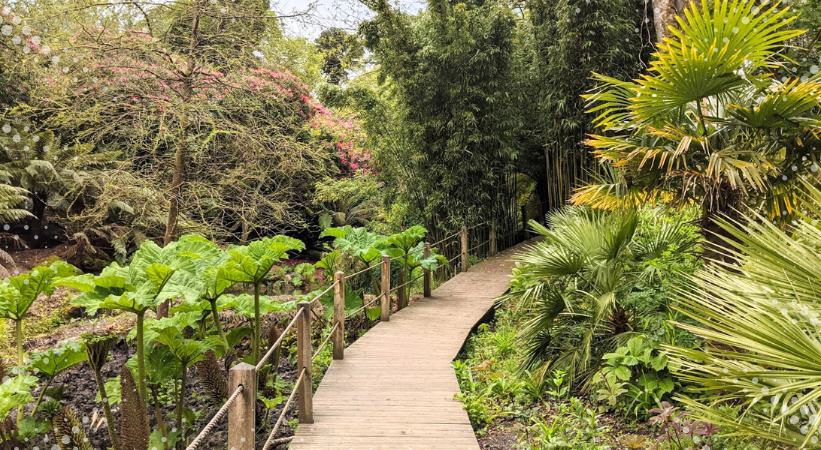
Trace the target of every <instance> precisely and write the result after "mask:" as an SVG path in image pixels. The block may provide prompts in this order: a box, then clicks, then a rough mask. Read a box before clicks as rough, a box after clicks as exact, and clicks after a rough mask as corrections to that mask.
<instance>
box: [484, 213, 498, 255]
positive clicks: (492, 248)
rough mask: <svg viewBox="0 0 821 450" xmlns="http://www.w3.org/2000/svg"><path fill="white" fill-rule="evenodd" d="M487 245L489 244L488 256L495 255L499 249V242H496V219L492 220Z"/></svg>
mask: <svg viewBox="0 0 821 450" xmlns="http://www.w3.org/2000/svg"><path fill="white" fill-rule="evenodd" d="M487 245H488V250H487V253H488V256H495V255H496V253H497V252H498V251H499V250H498V244H497V243H496V221H495V220H494V221H492V222H490V231H489V232H488V237H487Z"/></svg>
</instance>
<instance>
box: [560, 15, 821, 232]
mask: <svg viewBox="0 0 821 450" xmlns="http://www.w3.org/2000/svg"><path fill="white" fill-rule="evenodd" d="M759 3H760V2H757V1H755V0H711V1H701V2H692V3H691V4H690V5H689V6H688V7H687V9H686V11H685V14H684V17H683V18H682V17H680V18H679V19H678V22H679V27H678V28H675V27H673V28H670V29H669V36H668V37H666V38H665V39H664V41H663V42H662V43H661V44H659V46H658V51H657V52H656V53H655V58H654V60H653V62H652V63H651V65H650V68H649V70H648V72H647V73H646V74H644V75H642V76H641V77H640V78H638V79H635V80H633V81H621V80H617V79H614V78H610V77H607V76H604V75H599V74H594V77H595V78H596V79H597V80H599V81H600V82H601V85H600V86H599V88H598V89H597V90H596V91H594V92H593V93H591V94H589V95H587V96H586V99H587V100H588V101H589V103H588V105H589V107H588V112H589V113H594V114H597V116H596V118H595V120H594V123H595V125H596V126H597V127H599V128H600V129H601V130H603V131H604V132H606V133H602V134H593V135H590V136H589V138H588V139H587V141H586V142H587V144H588V145H590V146H591V147H593V149H594V150H595V154H596V156H597V158H599V160H600V161H602V162H603V163H607V164H611V165H612V166H613V167H615V168H617V169H618V170H619V171H620V173H621V176H622V177H623V180H624V182H625V183H626V184H627V185H628V186H630V187H631V188H636V187H637V188H639V189H643V190H647V191H651V192H653V195H654V196H657V195H658V191H665V192H667V193H668V194H673V195H674V197H675V199H676V200H678V201H681V202H698V203H699V204H700V205H701V206H702V211H703V213H702V226H703V228H704V229H705V230H712V231H716V230H718V228H717V227H716V224H715V222H714V221H713V218H714V217H716V216H717V215H718V214H720V213H725V214H726V213H732V212H733V211H734V210H736V209H737V208H739V207H740V206H741V205H743V204H745V203H746V204H749V205H753V204H755V205H766V206H767V209H768V210H769V218H770V219H775V218H783V219H785V220H790V219H792V217H793V216H794V215H795V214H796V212H797V210H798V209H799V208H797V202H798V200H799V198H798V197H796V196H795V194H794V192H795V190H794V186H795V185H796V183H797V182H798V181H799V180H800V179H801V178H802V177H803V176H811V175H812V173H815V172H818V166H819V162H818V160H817V159H818V155H819V154H818V150H817V149H818V148H819V147H820V146H821V142H819V138H820V137H821V127H820V125H821V121H819V119H818V109H819V107H821V82H819V80H821V76H820V75H818V74H816V75H812V76H809V75H804V74H800V73H798V74H793V76H790V77H782V78H778V77H779V76H780V75H779V71H780V70H782V69H785V68H786V67H785V58H783V56H782V53H783V51H784V49H785V48H786V42H787V41H788V40H790V39H792V38H795V37H796V36H799V35H801V34H802V33H803V31H801V30H795V29H791V28H790V24H791V23H792V22H793V21H794V20H795V18H796V16H795V15H793V14H792V13H791V12H790V10H789V7H786V6H782V5H780V4H778V3H777V2H776V3H775V4H771V5H769V6H761V5H759ZM614 189H615V188H614V186H612V185H610V186H608V185H606V184H602V185H599V186H592V187H588V188H587V190H586V191H585V192H580V193H577V194H580V195H577V196H576V198H575V201H576V203H595V202H596V200H597V198H598V197H597V196H601V195H606V194H613V192H614ZM707 236H708V238H709V237H710V236H711V233H707Z"/></svg>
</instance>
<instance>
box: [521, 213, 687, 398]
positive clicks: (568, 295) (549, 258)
mask: <svg viewBox="0 0 821 450" xmlns="http://www.w3.org/2000/svg"><path fill="white" fill-rule="evenodd" d="M666 214H670V215H669V216H666ZM688 218H689V216H688V213H687V212H684V213H676V212H672V213H671V212H665V211H664V210H657V209H648V210H645V211H642V212H637V211H629V210H627V211H618V212H600V211H592V210H589V209H586V208H578V207H577V208H567V209H565V210H563V211H560V212H556V213H553V214H551V215H549V216H548V223H549V227H543V226H541V225H539V224H537V223H535V222H531V226H532V227H533V229H534V230H535V231H536V232H538V234H539V235H541V237H542V240H541V241H539V242H537V243H535V244H533V245H532V246H531V247H529V248H528V249H526V250H525V251H524V252H523V253H522V254H521V255H520V256H519V257H517V261H518V264H517V266H516V268H515V269H514V273H513V279H512V287H511V291H510V293H509V294H508V295H506V296H505V301H509V302H514V305H515V308H517V309H518V310H519V311H520V312H521V314H522V315H523V319H522V320H523V322H524V325H523V332H522V335H523V338H524V343H525V348H526V352H527V361H526V367H529V368H531V369H538V370H539V372H540V373H542V374H543V376H547V375H549V374H550V373H551V372H552V371H553V370H556V369H561V370H564V371H566V372H567V376H568V379H569V380H570V382H571V383H572V384H573V385H574V386H578V385H579V384H580V383H581V382H582V381H585V380H587V379H588V378H589V377H590V376H591V375H592V374H593V373H594V372H595V371H596V369H597V367H598V366H599V365H600V364H601V358H602V355H603V354H604V353H607V352H609V351H613V350H614V349H615V348H616V347H618V345H619V344H620V343H624V342H626V341H627V339H628V338H629V337H630V336H633V335H634V334H635V333H646V334H647V335H648V337H651V338H652V339H654V340H661V341H663V342H665V341H666V342H669V339H673V337H670V336H667V335H668V334H669V333H666V332H665V331H664V326H663V325H662V322H663V320H664V319H667V318H668V314H669V309H668V302H669V295H670V291H671V281H672V280H674V279H675V277H676V276H677V273H678V272H682V271H684V272H686V271H692V270H694V269H695V267H697V266H698V262H697V259H696V256H695V255H696V251H697V249H698V241H699V239H698V236H697V228H696V227H694V226H693V225H691V224H689V223H688V222H687V221H688Z"/></svg>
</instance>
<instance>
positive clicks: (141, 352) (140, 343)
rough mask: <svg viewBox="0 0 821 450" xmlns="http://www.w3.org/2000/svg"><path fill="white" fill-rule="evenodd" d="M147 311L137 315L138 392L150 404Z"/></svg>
mask: <svg viewBox="0 0 821 450" xmlns="http://www.w3.org/2000/svg"><path fill="white" fill-rule="evenodd" d="M144 324H145V311H140V312H138V313H137V390H139V392H140V397H142V399H143V402H144V403H145V404H148V397H147V396H146V392H145V337H144V332H143V331H144V330H143V328H144Z"/></svg>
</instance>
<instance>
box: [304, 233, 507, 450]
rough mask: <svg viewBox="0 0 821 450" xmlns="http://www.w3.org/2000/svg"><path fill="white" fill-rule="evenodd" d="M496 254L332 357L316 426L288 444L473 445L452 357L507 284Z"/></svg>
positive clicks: (317, 402) (502, 257)
mask: <svg viewBox="0 0 821 450" xmlns="http://www.w3.org/2000/svg"><path fill="white" fill-rule="evenodd" d="M516 251H518V248H516V249H513V250H508V251H505V252H502V253H499V254H497V255H496V256H494V257H492V258H489V259H487V260H485V261H484V262H482V263H480V264H477V265H476V266H475V267H472V268H471V270H470V272H463V273H460V274H458V275H456V276H455V277H454V278H452V279H451V280H449V281H447V282H446V283H444V284H443V285H442V286H440V287H439V288H438V289H436V290H434V291H433V292H431V297H429V298H423V299H421V300H420V301H417V302H414V303H412V304H411V305H410V306H408V307H405V308H403V309H402V310H400V311H398V312H396V313H394V314H392V315H391V316H390V322H388V321H383V322H380V323H378V324H376V325H375V326H374V327H373V328H372V329H371V330H370V331H368V332H367V333H365V335H364V336H362V337H361V338H359V339H358V340H357V341H356V342H354V343H353V344H352V345H351V346H349V347H348V348H346V349H345V359H342V360H334V361H333V362H332V363H331V366H330V367H329V368H328V370H327V372H326V373H325V376H324V378H323V380H322V382H321V383H320V385H319V388H318V389H317V390H316V393H315V395H314V398H313V409H314V414H313V419H314V423H313V424H301V425H300V426H299V427H298V428H297V430H296V435H295V436H294V440H293V441H292V442H291V444H290V446H289V448H291V449H297V450H301V449H391V448H396V449H400V448H401V449H404V450H408V449H420V450H422V449H425V450H433V449H442V450H444V449H448V450H456V449H460V450H461V449H466V450H467V449H471V450H472V449H478V448H479V445H478V442H477V440H476V437H475V435H474V433H473V429H472V427H471V424H470V420H469V419H468V416H467V413H466V412H465V411H464V409H463V407H462V404H461V403H460V402H459V401H457V400H455V396H456V394H457V393H458V392H459V383H458V382H457V380H456V374H455V373H454V371H453V368H452V365H451V364H452V361H453V359H454V358H455V357H456V355H457V354H458V352H459V350H460V349H461V348H462V345H463V344H464V342H465V339H466V338H467V336H468V334H469V333H470V330H471V329H472V328H473V327H474V326H475V325H476V323H477V322H478V321H479V320H481V318H482V317H483V316H484V315H485V314H486V313H487V311H488V310H489V309H490V308H492V307H493V303H494V301H495V300H496V298H498V297H499V296H500V295H502V294H503V293H504V292H505V291H506V290H507V288H508V282H509V276H510V272H511V269H512V266H513V264H512V258H511V257H512V255H513V254H514V253H515V252H516Z"/></svg>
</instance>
